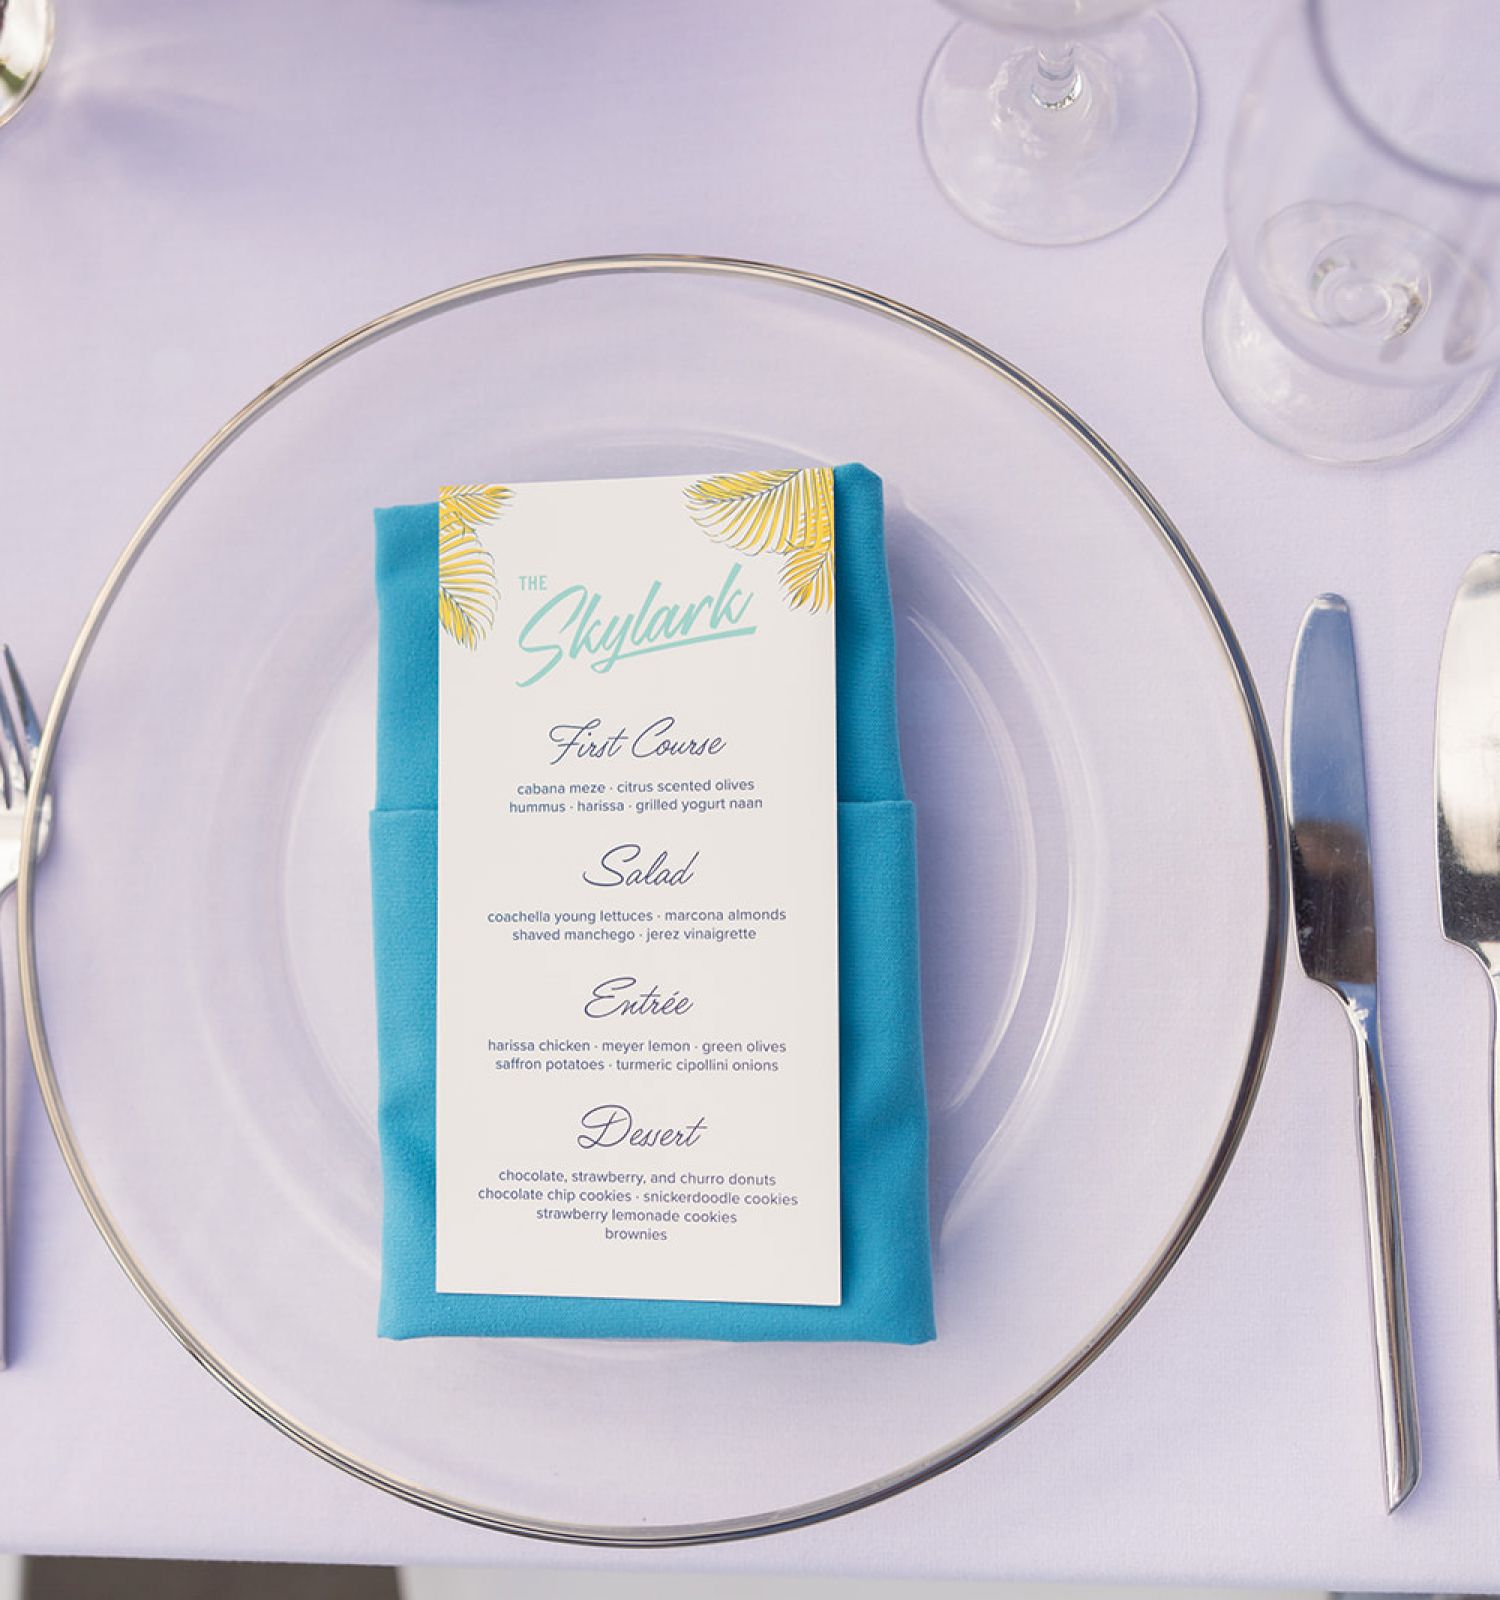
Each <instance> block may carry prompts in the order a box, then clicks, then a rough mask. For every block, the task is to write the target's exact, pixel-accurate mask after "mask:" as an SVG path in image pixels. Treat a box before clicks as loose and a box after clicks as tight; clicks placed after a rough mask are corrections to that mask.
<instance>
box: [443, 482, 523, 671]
mask: <svg viewBox="0 0 1500 1600" xmlns="http://www.w3.org/2000/svg"><path fill="white" fill-rule="evenodd" d="M510 494H511V492H510V490H509V489H507V488H504V487H502V486H501V485H499V484H478V483H465V484H457V485H452V486H450V487H447V488H445V489H443V490H442V492H441V493H440V494H439V496H438V621H439V622H440V623H442V625H443V627H444V628H445V629H446V630H447V632H449V633H451V634H452V635H453V637H454V638H455V639H457V640H458V642H459V643H460V644H461V645H464V646H465V647H466V648H467V649H470V650H472V649H474V648H475V647H476V646H477V645H478V644H479V642H480V640H481V639H483V638H484V636H485V635H486V634H487V633H488V632H489V631H490V628H491V626H492V625H493V623H494V621H495V607H496V605H497V604H498V603H499V600H500V589H499V586H498V585H497V584H496V582H495V562H494V558H493V557H492V556H491V555H490V553H489V551H488V550H486V549H485V547H484V545H483V543H482V542H481V540H480V538H479V535H478V533H477V532H476V531H475V530H476V528H477V527H478V526H479V525H480V524H482V523H486V522H493V521H494V520H495V518H496V517H498V516H499V515H500V513H501V511H502V510H503V509H504V507H505V503H506V501H507V500H509V499H510Z"/></svg>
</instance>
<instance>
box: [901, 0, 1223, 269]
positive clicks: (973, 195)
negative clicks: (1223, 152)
mask: <svg viewBox="0 0 1500 1600" xmlns="http://www.w3.org/2000/svg"><path fill="white" fill-rule="evenodd" d="M1075 60H1076V62H1077V67H1078V74H1079V76H1078V92H1077V93H1076V94H1074V95H1073V96H1072V97H1071V98H1069V99H1067V100H1066V102H1065V103H1062V104H1056V105H1044V104H1043V103H1041V101H1039V100H1038V99H1036V98H1035V97H1034V96H1033V94H1032V84H1033V75H1034V70H1035V65H1036V51H1035V47H1034V45H1032V44H1030V43H1029V42H1028V41H1026V40H1025V39H1024V38H1021V37H1020V36H1018V35H1015V34H1006V33H1002V32H999V31H997V30H995V29H993V28H987V27H984V26H982V25H980V24H978V23H972V22H965V23H960V24H959V26H958V27H957V28H955V29H954V30H953V32H952V33H950V34H949V35H948V37H947V38H946V39H945V40H944V41H943V43H942V45H941V47H940V48H939V50H938V53H937V55H936V56H935V57H934V58H933V62H932V66H931V67H930V68H929V70H928V73H927V81H926V84H925V85H924V86H923V90H922V104H921V132H922V148H923V149H924V150H925V152H926V154H927V161H928V164H929V166H930V167H931V168H932V173H933V176H934V177H935V178H936V179H937V181H938V184H939V185H940V186H941V188H942V190H943V192H944V193H945V194H946V195H947V196H948V198H949V199H950V200H951V201H952V202H953V204H954V205H956V206H957V207H958V209H959V210H960V211H962V212H963V213H964V215H965V216H967V217H969V218H971V219H972V220H973V221H975V222H977V223H978V224H979V225H980V226H981V227H982V228H987V229H988V230H989V231H990V232H991V233H997V234H999V235H1000V236H1001V237H1002V238H1005V239H1013V240H1015V241H1017V242H1018V243H1021V244H1081V243H1083V242H1084V241H1085V240H1088V239H1098V238H1101V237H1102V236H1103V235H1105V234H1107V233H1113V232H1114V231H1115V230H1116V229H1117V228H1123V227H1124V226H1125V224H1126V223H1127V222H1133V221H1134V220H1135V218H1137V217H1138V216H1140V215H1141V213H1142V212H1143V211H1147V210H1149V209H1150V208H1151V207H1152V206H1153V205H1155V203H1156V202H1157V201H1158V200H1159V199H1160V198H1161V197H1162V195H1163V194H1164V193H1165V192H1166V191H1167V189H1168V188H1169V187H1170V186H1171V183H1172V180H1173V179H1174V178H1175V177H1176V176H1177V174H1178V172H1179V171H1181V169H1182V164H1183V162H1184V161H1185V160H1186V159H1187V153H1188V150H1189V148H1190V147H1191V145H1192V142H1193V131H1194V129H1195V128H1196V126H1197V122H1198V84H1197V79H1196V78H1195V76H1194V74H1193V66H1192V62H1191V61H1190V60H1189V59H1188V54H1187V51H1186V49H1185V48H1184V47H1183V43H1182V40H1181V39H1179V38H1178V36H1177V34H1176V33H1175V32H1174V31H1173V29H1172V28H1171V26H1170V25H1169V24H1168V23H1167V22H1165V21H1164V20H1163V19H1162V18H1161V17H1159V16H1156V15H1154V14H1153V15H1150V16H1146V17H1142V18H1139V19H1135V20H1132V21H1131V22H1129V23H1126V24H1124V25H1122V26H1121V27H1118V28H1114V29H1110V30H1109V31H1107V32H1103V33H1097V34H1090V35H1089V36H1088V38H1087V41H1086V42H1085V43H1082V44H1079V45H1078V46H1077V47H1076V56H1075Z"/></svg>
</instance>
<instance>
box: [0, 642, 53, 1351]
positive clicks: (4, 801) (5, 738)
mask: <svg viewBox="0 0 1500 1600" xmlns="http://www.w3.org/2000/svg"><path fill="white" fill-rule="evenodd" d="M4 655H5V670H6V673H7V675H8V676H9V678H10V687H11V692H12V694H13V695H14V697H15V703H16V709H15V715H14V716H12V715H11V708H10V705H9V704H8V703H7V700H6V696H5V687H4V685H3V684H0V900H3V899H4V898H5V896H6V895H8V894H9V893H10V891H11V890H12V889H13V888H15V886H16V879H17V878H19V877H20V875H21V823H22V820H23V818H24V817H25V815H26V797H27V794H28V792H29V791H30V788H31V765H32V762H33V761H34V760H35V758H36V751H37V746H38V745H39V744H41V742H42V725H41V723H40V722H39V721H38V720H37V714H36V707H35V706H33V705H32V703H31V696H30V695H29V694H27V692H26V683H25V680H24V679H23V678H22V677H21V674H20V671H19V669H18V668H17V666H16V661H15V657H14V656H13V655H11V653H10V646H9V645H6V646H5V649H4ZM17 722H19V723H20V731H19V732H17V727H16V724H17ZM51 836H52V795H51V792H50V791H49V792H48V793H46V794H44V795H43V796H42V805H41V814H40V817H39V821H38V827H37V836H36V840H37V854H38V855H41V853H42V852H43V851H44V850H45V849H46V848H47V841H48V840H49V839H50V838H51ZM5 1043H6V1038H5V985H4V983H3V981H0V1368H3V1367H4V1366H5V1360H6V1345H5V1327H6V1304H5V1301H6V1295H5V1286H6V1281H7V1279H8V1278H9V1275H10V1274H9V1267H10V1262H9V1255H10V1248H9V1239H10V1218H9V1211H10V1204H9V1194H10V1178H9V1173H8V1172H7V1170H6V1169H7V1167H8V1165H9V1162H8V1155H7V1151H8V1143H7V1134H6V1127H5V1108H6V1098H7V1096H6V1089H7V1086H8V1082H9V1074H8V1073H7V1072H6V1070H5Z"/></svg>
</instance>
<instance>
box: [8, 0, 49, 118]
mask: <svg viewBox="0 0 1500 1600" xmlns="http://www.w3.org/2000/svg"><path fill="white" fill-rule="evenodd" d="M51 53H52V0H0V123H3V122H8V121H9V120H10V119H11V118H12V117H13V116H15V114H16V112H18V111H19V110H20V109H21V107H22V106H23V105H24V104H25V103H26V99H27V96H28V95H30V93H31V91H32V90H33V89H34V88H35V87H36V82H37V79H38V78H40V77H41V75H42V68H43V67H45V66H46V65H47V58H48V56H50V55H51Z"/></svg>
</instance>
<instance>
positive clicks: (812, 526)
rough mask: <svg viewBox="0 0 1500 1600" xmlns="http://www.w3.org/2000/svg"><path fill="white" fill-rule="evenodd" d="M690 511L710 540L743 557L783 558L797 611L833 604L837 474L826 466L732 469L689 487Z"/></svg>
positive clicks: (784, 581)
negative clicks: (740, 470) (834, 515)
mask: <svg viewBox="0 0 1500 1600" xmlns="http://www.w3.org/2000/svg"><path fill="white" fill-rule="evenodd" d="M684 493H685V498H686V501H687V509H688V514H689V516H691V517H692V519H693V521H694V522H696V523H697V524H698V526H699V527H700V528H702V529H703V531H704V532H705V533H706V534H707V535H708V536H709V538H711V539H717V540H718V541H719V542H720V543H721V544H727V545H728V546H729V547H730V548H731V549H733V550H740V551H743V552H744V553H745V554H746V555H752V556H754V555H760V554H762V553H763V552H766V551H771V552H773V553H774V554H776V555H779V556H781V557H783V560H782V565H781V588H782V593H783V594H784V595H785V596H786V600H787V603H788V604H789V605H790V606H792V607H793V608H794V609H800V608H802V607H806V608H807V609H808V610H809V611H823V610H825V609H826V608H827V607H829V606H831V605H832V604H833V473H832V472H831V471H830V470H829V469H828V468H827V467H802V468H795V467H793V468H788V469H782V470H779V471H771V472H727V473H723V474H721V475H720V476H718V477H715V478H700V479H699V480H698V481H697V482H696V483H693V484H690V485H689V486H688V488H687V489H686V491H685V492H684Z"/></svg>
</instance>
